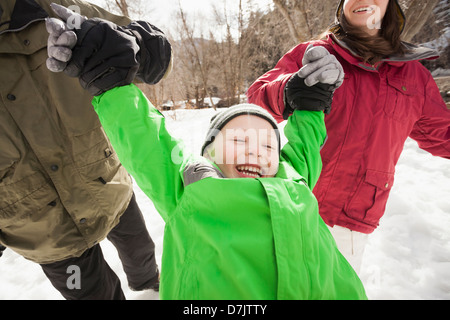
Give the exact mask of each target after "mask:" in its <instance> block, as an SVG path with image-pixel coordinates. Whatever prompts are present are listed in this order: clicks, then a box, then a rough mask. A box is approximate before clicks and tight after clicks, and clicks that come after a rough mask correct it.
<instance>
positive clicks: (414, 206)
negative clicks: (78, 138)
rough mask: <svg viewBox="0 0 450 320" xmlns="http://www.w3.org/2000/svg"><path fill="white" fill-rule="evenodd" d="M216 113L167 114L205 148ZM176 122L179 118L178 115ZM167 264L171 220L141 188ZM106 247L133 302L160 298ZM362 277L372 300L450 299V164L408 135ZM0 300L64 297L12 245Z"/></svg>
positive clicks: (183, 134)
mask: <svg viewBox="0 0 450 320" xmlns="http://www.w3.org/2000/svg"><path fill="white" fill-rule="evenodd" d="M214 112H215V111H214V110H211V109H205V110H179V111H177V112H176V117H175V116H174V115H173V112H166V119H167V123H168V127H169V130H171V132H172V134H173V135H174V136H177V137H180V138H183V140H184V141H185V144H186V146H187V147H188V148H191V150H192V151H193V152H196V153H198V152H199V150H200V146H201V144H202V142H203V139H204V136H205V133H206V129H207V126H208V121H209V119H210V117H211V116H212V115H213V114H214ZM175 119H176V120H175ZM135 192H136V195H137V199H138V202H139V204H140V207H141V210H142V211H143V212H144V216H145V219H146V223H147V227H148V229H149V231H150V234H151V235H152V237H153V240H154V241H155V243H156V251H157V260H158V263H160V261H161V254H162V238H163V232H164V222H163V221H162V219H161V218H160V217H159V215H158V213H157V212H156V211H155V209H154V207H153V205H152V203H151V201H150V200H148V199H147V198H146V196H145V195H144V194H143V193H142V192H141V191H140V189H139V188H138V187H137V186H135ZM101 246H102V248H103V251H104V255H105V258H106V259H107V261H108V263H109V264H110V265H111V267H112V268H113V269H114V270H115V271H116V273H117V274H118V275H119V277H120V279H121V281H122V286H123V289H124V292H125V295H126V296H127V298H128V299H157V298H158V295H157V294H155V293H153V292H144V293H139V292H132V291H130V290H129V289H128V287H127V282H126V277H125V274H124V272H123V270H122V267H121V265H120V261H119V258H118V255H117V253H116V251H115V249H114V247H113V246H112V245H111V244H110V243H109V242H108V241H107V240H105V241H103V242H102V243H101ZM361 279H362V281H363V283H364V284H365V287H366V291H367V294H368V297H369V298H370V299H450V161H448V160H445V159H441V158H437V157H433V156H431V155H430V154H428V153H426V152H424V151H421V150H420V149H419V148H418V147H417V144H416V143H415V142H414V141H412V140H408V141H407V143H406V145H405V148H404V152H403V154H402V157H401V158H400V161H399V163H398V165H397V173H396V181H395V184H394V187H393V189H392V192H391V196H390V200H389V202H388V205H387V209H386V214H385V216H384V218H383V219H382V221H381V225H380V227H379V228H378V229H377V230H376V231H375V232H374V233H373V234H372V235H371V236H370V237H369V243H368V245H367V248H366V253H365V256H364V262H363V265H362V270H361ZM0 288H1V290H0V299H62V297H61V295H60V294H59V293H58V292H57V291H56V290H55V289H54V288H53V287H52V286H51V284H50V282H49V281H48V280H47V279H46V277H45V276H44V274H43V272H42V271H41V268H40V266H39V265H37V264H34V263H32V262H29V261H27V260H25V259H24V258H22V257H20V256H18V255H17V254H15V253H14V252H12V251H11V250H6V251H5V254H4V256H3V257H2V258H0Z"/></svg>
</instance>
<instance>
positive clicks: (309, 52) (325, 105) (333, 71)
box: [283, 45, 344, 119]
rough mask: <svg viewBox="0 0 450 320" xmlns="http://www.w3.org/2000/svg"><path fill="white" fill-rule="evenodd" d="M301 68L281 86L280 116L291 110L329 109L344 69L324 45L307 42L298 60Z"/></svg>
mask: <svg viewBox="0 0 450 320" xmlns="http://www.w3.org/2000/svg"><path fill="white" fill-rule="evenodd" d="M302 64H303V67H302V68H301V69H300V70H299V71H298V72H296V73H294V74H293V75H292V76H291V78H290V79H289V80H288V82H287V83H286V86H285V88H284V102H285V108H284V112H283V117H284V119H287V118H288V117H289V115H290V114H291V113H292V112H293V111H294V110H309V111H324V112H325V113H326V114H328V113H329V112H330V110H331V103H332V100H333V93H334V91H335V90H336V89H337V88H339V86H340V85H341V84H342V83H343V81H344V70H343V69H342V66H341V64H340V63H339V61H338V60H337V59H336V57H335V56H333V55H332V54H330V53H329V52H328V50H326V49H325V48H324V47H321V46H317V47H313V46H312V45H309V46H308V47H307V49H306V51H305V54H304V56H303V60H302Z"/></svg>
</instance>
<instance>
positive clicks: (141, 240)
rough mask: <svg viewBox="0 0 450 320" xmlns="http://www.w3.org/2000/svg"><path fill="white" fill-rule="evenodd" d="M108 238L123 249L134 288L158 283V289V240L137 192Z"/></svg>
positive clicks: (125, 263) (142, 288)
mask: <svg viewBox="0 0 450 320" xmlns="http://www.w3.org/2000/svg"><path fill="white" fill-rule="evenodd" d="M107 238H108V240H109V241H111V242H112V244H113V245H114V246H115V247H116V249H117V251H118V253H119V257H120V260H121V261H122V266H123V269H124V271H125V274H126V275H127V279H128V285H129V287H130V288H131V289H132V290H134V291H139V290H144V289H149V288H155V285H156V288H155V289H157V288H158V287H159V281H158V267H157V265H156V259H155V244H154V242H153V240H152V238H151V237H150V234H149V232H148V230H147V228H146V226H145V221H144V217H143V216H142V212H141V210H140V209H139V207H138V205H137V203H136V199H135V196H134V195H133V197H132V199H131V201H130V205H129V206H128V209H127V210H126V211H125V213H124V214H123V215H122V217H121V218H120V223H119V224H118V225H117V226H116V227H115V228H114V229H112V230H111V232H110V233H109V235H108V237H107Z"/></svg>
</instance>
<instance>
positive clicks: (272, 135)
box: [208, 115, 280, 178]
mask: <svg viewBox="0 0 450 320" xmlns="http://www.w3.org/2000/svg"><path fill="white" fill-rule="evenodd" d="M279 147H280V146H279V145H278V138H277V133H276V132H275V130H274V128H273V127H272V125H271V124H270V123H269V122H268V121H267V120H264V119H263V118H261V117H258V116H254V115H241V116H238V117H236V118H234V119H232V120H230V121H229V122H228V123H227V124H226V125H225V126H224V127H223V128H222V130H221V131H220V133H219V134H218V135H217V137H216V138H215V140H214V142H213V144H212V146H211V149H210V150H209V151H208V152H209V156H210V157H211V159H212V160H213V161H214V162H215V163H216V165H217V166H218V167H219V169H220V170H221V171H222V173H223V174H224V175H225V177H226V178H264V177H274V176H275V174H276V173H277V171H278V164H279Z"/></svg>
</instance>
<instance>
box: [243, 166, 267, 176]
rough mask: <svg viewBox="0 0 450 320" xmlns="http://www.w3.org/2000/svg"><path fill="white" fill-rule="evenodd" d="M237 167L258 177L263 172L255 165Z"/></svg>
mask: <svg viewBox="0 0 450 320" xmlns="http://www.w3.org/2000/svg"><path fill="white" fill-rule="evenodd" d="M237 169H238V170H239V171H241V172H242V171H245V173H246V174H247V175H250V176H255V177H258V175H261V174H262V171H261V169H259V168H256V167H253V166H238V167H237Z"/></svg>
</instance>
